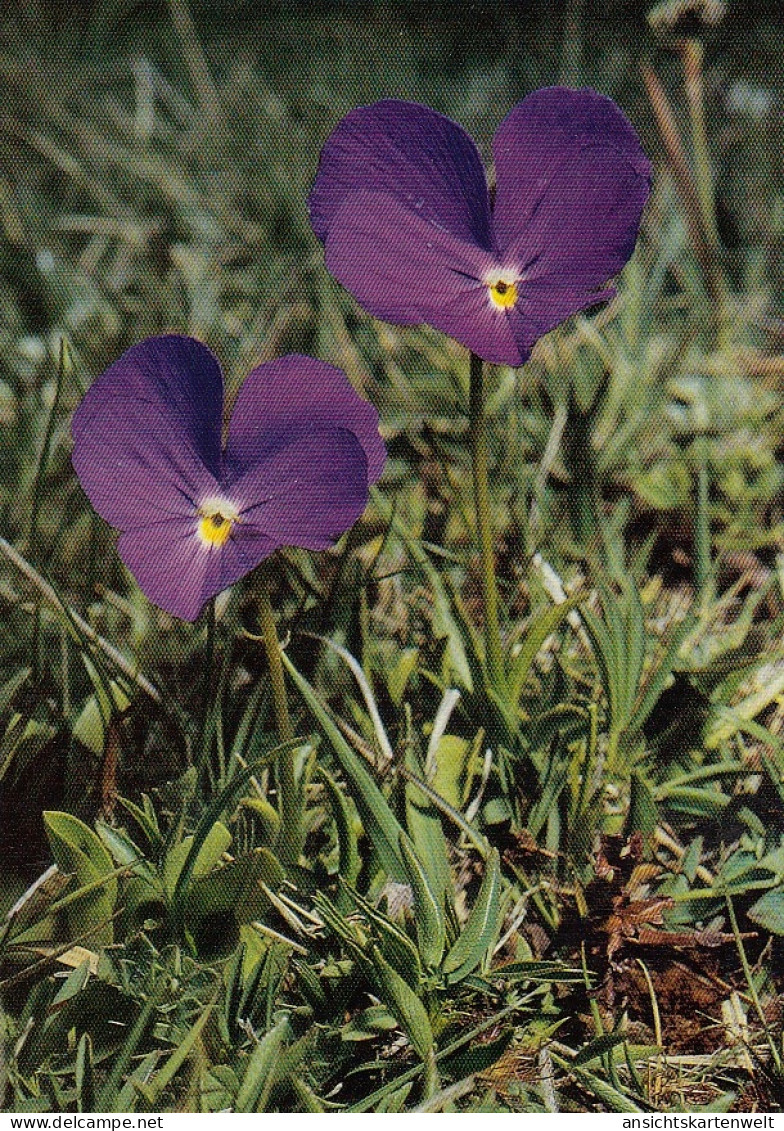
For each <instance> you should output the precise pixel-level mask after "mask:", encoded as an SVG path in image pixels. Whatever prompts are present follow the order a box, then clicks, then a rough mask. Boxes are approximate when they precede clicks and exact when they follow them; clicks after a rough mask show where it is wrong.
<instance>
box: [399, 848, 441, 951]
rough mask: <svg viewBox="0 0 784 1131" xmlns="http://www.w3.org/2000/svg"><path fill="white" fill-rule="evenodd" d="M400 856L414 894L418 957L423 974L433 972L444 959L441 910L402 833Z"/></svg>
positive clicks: (412, 850) (419, 864)
mask: <svg viewBox="0 0 784 1131" xmlns="http://www.w3.org/2000/svg"><path fill="white" fill-rule="evenodd" d="M400 852H401V855H402V857H403V864H404V865H405V869H406V873H407V875H408V882H409V883H410V884H411V889H412V891H413V893H414V912H415V916H414V918H415V922H416V930H417V942H418V944H419V956H420V958H421V959H422V963H423V965H424V967H425V969H427V970H432V969H435V967H437V966H438V964H439V963H440V961H441V959H442V958H443V955H444V943H445V941H446V923H445V921H444V914H443V907H442V905H440V903H439V900H438V898H437V897H436V895H435V893H434V891H433V889H432V888H431V886H430V884H429V883H428V879H427V875H426V874H425V870H424V868H423V867H422V865H421V863H420V862H419V859H418V857H417V854H416V852H415V851H414V846H413V844H412V843H411V841H410V840H409V838H408V837H407V836H406V834H405V833H402V834H401V837H400Z"/></svg>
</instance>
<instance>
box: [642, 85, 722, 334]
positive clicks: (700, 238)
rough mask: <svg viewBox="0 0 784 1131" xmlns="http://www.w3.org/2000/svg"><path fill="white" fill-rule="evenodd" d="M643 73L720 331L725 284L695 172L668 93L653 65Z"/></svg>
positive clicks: (716, 328)
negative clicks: (690, 164) (709, 231)
mask: <svg viewBox="0 0 784 1131" xmlns="http://www.w3.org/2000/svg"><path fill="white" fill-rule="evenodd" d="M642 77H643V81H644V83H645V88H646V90H647V92H648V98H649V100H650V103H651V108H652V109H653V114H654V117H655V119H656V125H657V127H658V129H659V134H660V136H661V139H662V143H663V145H664V149H665V152H666V154H667V160H668V162H669V165H670V170H671V172H672V175H673V179H674V181H675V186H676V188H677V190H678V195H679V196H680V198H681V203H682V204H683V210H684V213H685V217H686V228H687V230H688V233H689V239H690V241H691V245H692V247H693V249H694V254H695V256H696V258H697V262H698V263H699V265H700V271H701V273H702V278H703V282H704V284H705V290H706V292H707V295H708V299H709V302H710V305H711V320H712V323H713V326H714V329H715V330H716V331H718V327H719V325H721V323H722V322H723V318H724V316H723V309H724V286H723V280H722V277H721V271H720V268H719V264H718V261H717V257H716V254H715V252H716V249H715V248H714V247H712V246H711V242H710V238H709V236H708V233H707V231H706V229H705V219H704V214H703V208H702V204H701V201H700V194H699V192H698V190H697V187H696V184H695V180H694V176H693V174H692V171H691V169H690V168H689V163H688V161H687V160H686V154H685V151H684V148H683V142H682V140H681V136H680V132H679V130H678V125H677V122H676V120H675V114H674V113H673V109H672V106H671V105H670V101H669V99H668V97H667V94H666V92H665V90H664V87H663V86H662V84H661V82H660V81H659V77H658V75H657V74H656V72H655V71H654V70H653V68H652V67H649V66H643V68H642Z"/></svg>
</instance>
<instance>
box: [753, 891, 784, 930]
mask: <svg viewBox="0 0 784 1131" xmlns="http://www.w3.org/2000/svg"><path fill="white" fill-rule="evenodd" d="M746 914H747V915H748V917H749V919H751V920H752V922H754V923H757V924H759V926H760V927H762V929H763V930H765V931H770V933H771V934H772V935H784V888H774V890H773V891H767V892H765V894H764V895H763V896H762V897H761V898H760V899H758V900H757V902H756V903H753V904H752V905H751V907H750V908H749V910H748V911H747V912H746Z"/></svg>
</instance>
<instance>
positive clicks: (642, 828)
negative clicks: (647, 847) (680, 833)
mask: <svg viewBox="0 0 784 1131" xmlns="http://www.w3.org/2000/svg"><path fill="white" fill-rule="evenodd" d="M657 823H658V811H657V808H656V801H655V800H654V796H653V790H652V789H651V787H650V785H649V784H648V782H647V781H645V779H644V778H643V777H641V775H640V774H638V773H633V774H632V777H631V789H630V797H629V812H628V814H627V817H626V826H625V827H626V835H627V836H630V835H631V834H632V833H642V835H643V837H644V838H645V841H646V844H649V843H650V838H651V837H652V836H653V834H654V832H655V831H656V825H657Z"/></svg>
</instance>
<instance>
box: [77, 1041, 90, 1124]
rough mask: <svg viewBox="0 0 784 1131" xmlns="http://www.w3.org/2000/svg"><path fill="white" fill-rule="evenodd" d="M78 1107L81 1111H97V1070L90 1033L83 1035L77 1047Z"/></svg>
mask: <svg viewBox="0 0 784 1131" xmlns="http://www.w3.org/2000/svg"><path fill="white" fill-rule="evenodd" d="M75 1078H76V1106H77V1109H78V1110H79V1111H95V1070H94V1068H93V1042H92V1038H91V1037H90V1034H89V1033H82V1035H81V1037H80V1038H79V1044H78V1045H77V1047H76V1070H75Z"/></svg>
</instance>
